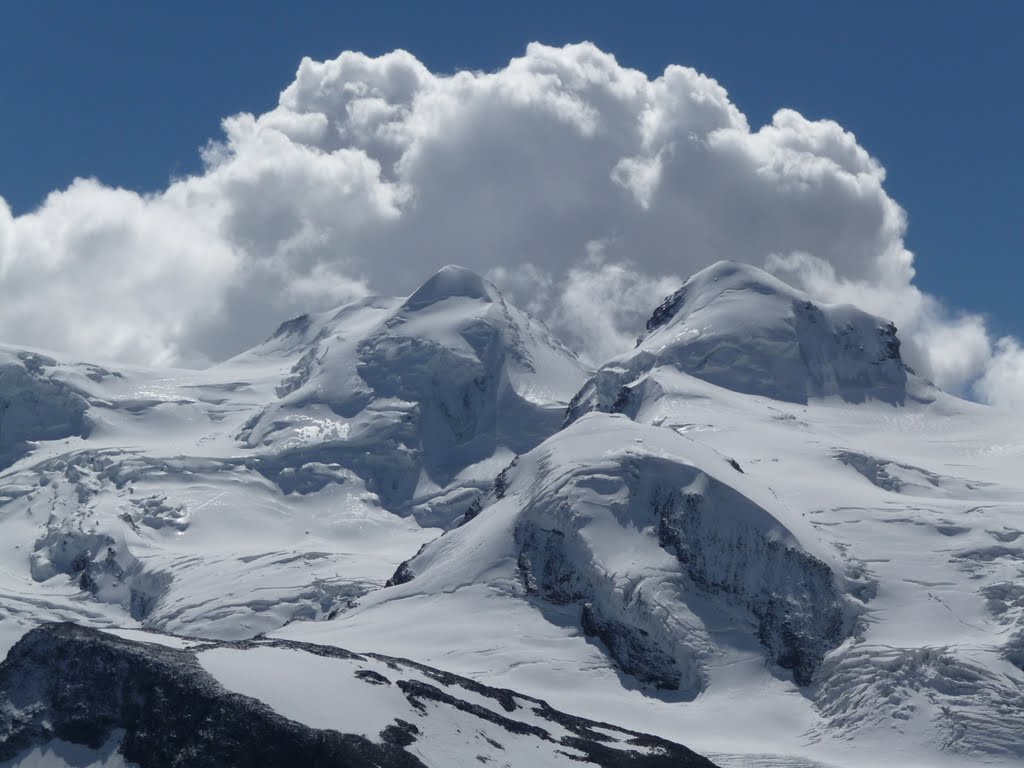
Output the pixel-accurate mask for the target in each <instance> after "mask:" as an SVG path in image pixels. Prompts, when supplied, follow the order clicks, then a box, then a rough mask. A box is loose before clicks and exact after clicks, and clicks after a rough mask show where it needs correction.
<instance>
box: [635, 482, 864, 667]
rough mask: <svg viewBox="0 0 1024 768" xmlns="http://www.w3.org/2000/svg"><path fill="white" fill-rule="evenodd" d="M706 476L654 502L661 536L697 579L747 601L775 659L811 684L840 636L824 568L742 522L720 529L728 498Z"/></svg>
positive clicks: (838, 607) (838, 613)
mask: <svg viewBox="0 0 1024 768" xmlns="http://www.w3.org/2000/svg"><path fill="white" fill-rule="evenodd" d="M709 486H710V481H709V478H707V476H703V477H699V478H697V480H696V481H695V482H694V483H692V484H691V485H690V486H689V487H688V488H686V489H683V490H679V491H673V492H670V493H668V494H665V495H664V496H663V497H662V498H661V499H659V500H658V501H657V502H655V507H656V509H657V511H658V517H659V524H658V540H659V542H661V545H662V546H663V547H665V548H666V549H667V550H668V551H670V552H672V553H674V554H675V556H676V557H677V558H678V559H679V562H680V563H682V564H683V566H684V567H685V568H686V572H687V574H688V575H689V577H690V578H691V579H693V581H694V582H695V583H696V584H699V585H700V586H701V587H702V588H703V589H705V590H707V591H708V592H710V593H712V594H716V595H722V596H723V598H724V599H725V600H727V601H736V602H739V603H741V604H742V605H744V606H746V607H747V608H748V609H749V610H750V611H751V613H753V614H754V616H756V617H757V620H758V629H757V635H758V639H759V640H760V641H761V643H762V644H763V645H764V646H765V648H766V649H767V650H768V652H769V653H770V655H771V657H772V658H773V659H774V660H775V662H776V663H777V664H778V665H779V666H780V667H782V668H784V669H790V670H792V671H793V679H794V680H796V682H797V683H798V684H800V685H808V684H810V682H811V678H812V676H813V675H814V671H815V670H816V669H817V667H818V665H819V664H821V661H822V659H823V658H824V657H825V654H826V653H827V652H828V651H829V650H831V649H832V648H834V647H836V646H837V645H839V643H841V642H842V640H843V639H844V620H843V618H844V617H843V604H842V601H841V599H840V596H839V593H838V590H837V589H836V587H835V578H834V576H833V574H832V571H831V570H830V569H829V567H828V566H827V565H826V564H825V563H823V562H822V561H821V560H818V559H817V558H815V557H814V556H812V555H810V554H808V553H806V552H803V551H801V550H799V549H797V548H795V547H792V546H787V545H786V544H784V543H782V542H780V541H779V540H778V539H774V538H769V537H766V536H764V535H763V534H762V533H761V532H759V531H757V530H756V529H755V528H753V527H750V526H745V525H738V526H722V525H721V517H722V515H721V513H720V508H719V507H720V505H721V504H722V503H723V501H725V502H726V503H729V500H728V497H729V496H730V495H732V494H731V493H730V490H731V489H726V488H725V487H721V486H719V487H716V488H711V487H709Z"/></svg>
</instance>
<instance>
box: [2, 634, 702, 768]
mask: <svg viewBox="0 0 1024 768" xmlns="http://www.w3.org/2000/svg"><path fill="white" fill-rule="evenodd" d="M270 648H274V649H277V648H280V649H286V650H287V651H288V652H290V653H300V654H307V656H306V658H307V659H308V658H312V657H325V658H329V659H336V660H339V661H344V662H349V665H348V666H349V667H352V668H354V669H355V668H358V667H359V666H360V664H361V663H365V664H370V663H378V665H381V664H380V663H381V662H382V663H383V665H386V666H383V665H381V666H382V668H384V669H387V670H389V672H388V676H385V675H383V674H380V673H379V672H375V671H373V670H368V669H362V670H358V671H357V672H355V674H354V676H355V677H357V678H358V679H359V680H360V683H359V684H360V685H363V684H365V685H367V686H372V687H374V688H379V687H383V688H385V689H388V688H391V687H392V686H395V687H397V689H398V690H399V691H400V692H401V694H402V696H403V697H404V700H405V701H406V702H407V705H408V706H407V710H408V712H409V714H407V715H406V717H407V718H409V719H402V718H399V717H393V716H392V722H391V724H390V725H387V726H386V727H384V728H382V729H381V732H380V733H379V734H378V735H377V737H376V738H368V737H367V736H365V735H360V734H354V733H343V732H340V731H338V730H322V729H317V728H312V727H309V726H307V725H304V724H302V723H300V722H296V721H295V720H290V719H287V718H285V717H283V716H282V715H281V714H278V713H277V712H276V711H274V710H273V709H271V707H270V706H268V705H267V704H266V703H264V702H263V701H260V700H258V699H255V698H252V697H249V696H244V695H241V694H239V693H233V692H231V691H229V690H227V689H226V688H225V687H224V686H223V685H222V684H221V683H220V682H218V680H217V679H216V678H215V677H214V676H213V675H212V674H211V673H210V672H209V671H207V670H206V669H204V667H203V666H202V665H201V664H200V662H199V661H198V660H197V655H196V654H197V652H207V651H211V650H213V651H214V652H220V650H221V649H231V650H232V651H235V652H246V651H248V650H250V649H270ZM339 667H341V668H344V669H348V667H342V666H341V665H339ZM254 673H255V670H254ZM296 684H300V685H301V682H297V683H296ZM481 701H484V702H487V701H490V702H493V703H494V704H495V706H494V707H491V706H484V705H482V704H481V703H479V702H481ZM438 709H440V710H442V711H448V712H453V713H455V716H456V717H457V718H461V719H463V720H466V719H468V720H469V721H470V722H474V723H476V724H477V725H476V729H478V730H472V733H469V734H467V736H466V738H467V739H476V738H478V735H477V734H484V733H486V734H489V735H488V736H487V739H486V741H487V742H488V743H489V744H490V746H491V747H493V748H495V749H498V750H501V751H503V750H504V749H505V747H504V746H503V745H502V744H501V743H500V741H498V739H499V738H500V739H505V738H507V739H510V740H512V739H517V738H521V737H528V738H529V739H532V740H533V741H534V742H535V744H536V746H533V745H530V746H531V754H533V755H540V754H544V755H545V756H547V757H548V759H550V757H552V756H557V755H564V759H565V762H566V763H567V764H571V763H574V762H576V761H583V762H587V763H590V764H596V765H600V766H609V767H610V768H618V767H620V766H623V767H624V766H630V767H631V768H647V767H650V768H662V767H663V768H669V766H672V767H673V768H713V764H712V763H711V762H709V761H708V760H706V759H705V758H702V757H701V756H699V755H697V754H695V753H693V752H691V751H690V750H688V749H686V748H685V747H682V746H679V745H677V744H673V743H671V742H668V741H665V740H662V739H658V738H655V737H651V736H645V735H643V734H639V733H634V732H631V731H624V730H621V729H618V728H616V727H614V726H610V725H607V724H604V723H596V722H592V721H588V720H584V719H581V718H577V717H573V716H571V715H567V714H564V713H562V712H559V711H557V710H554V709H552V708H551V707H549V706H548V705H547V704H545V703H544V702H542V701H539V700H537V699H531V698H529V697H524V696H520V695H518V694H514V693H513V692H512V691H508V690H504V689H495V688H489V687H487V686H483V685H480V684H479V683H475V682H473V681H472V680H468V679H465V678H460V677H458V676H455V675H450V674H448V673H445V672H442V671H440V670H436V669H432V668H430V667H425V666H423V665H419V664H415V663H413V662H409V661H405V660H402V659H394V658H390V657H384V656H377V655H374V654H368V655H359V654H353V653H350V652H348V651H345V650H342V649H337V648H326V647H322V646H312V645H306V644H302V643H290V642H287V641H253V642H248V643H239V644H230V643H218V644H206V645H204V646H201V647H200V648H197V649H196V650H191V649H187V648H177V647H168V646H167V645H164V644H157V643H148V642H133V641H129V640H125V639H122V638H120V637H117V636H114V635H111V634H107V633H103V632H101V631H97V630H92V629H88V628H84V627H80V626H76V625H72V624H50V625H44V626H42V627H40V628H38V629H35V630H33V631H31V632H30V633H29V634H27V635H26V636H25V637H23V638H22V639H21V640H20V641H19V642H18V644H17V645H16V646H15V647H14V648H13V649H12V650H11V652H10V654H9V655H8V657H7V659H6V661H4V662H3V663H2V664H0V760H8V759H12V758H15V757H17V756H18V755H20V754H23V753H24V752H25V751H26V750H27V749H29V748H31V747H33V746H37V745H42V744H46V743H48V742H49V741H50V740H52V739H62V740H64V741H69V742H73V743H76V744H82V745H86V746H88V747H91V748H94V749H96V748H99V747H100V746H101V745H103V744H104V743H106V742H108V740H109V739H110V737H111V734H113V733H115V732H117V731H121V732H123V734H124V735H123V739H122V741H121V745H120V750H119V751H120V752H121V753H122V755H123V756H124V758H125V759H126V760H128V761H130V762H132V763H134V764H137V765H139V766H141V767H142V768H149V766H160V767H163V766H186V765H187V766H225V765H260V766H295V765H308V766H346V767H347V768H359V767H360V766H366V767H367V768H369V766H388V767H389V768H390V767H391V766H395V767H396V768H403V767H405V766H408V767H410V768H412V767H413V766H424V765H425V763H424V762H423V761H422V760H421V759H420V757H418V756H417V747H418V746H421V745H420V741H421V740H422V739H428V738H430V737H429V736H428V735H427V734H426V733H425V731H424V724H427V725H426V728H427V730H428V731H429V730H431V726H430V725H429V722H430V717H431V713H432V712H434V711H437V710H438ZM441 717H442V718H444V717H445V715H441ZM417 718H423V719H422V720H421V721H420V725H417V724H416V723H415V722H412V720H415V719H417ZM445 722H448V721H445ZM341 725H342V727H343V726H344V724H343V723H342V724H341ZM449 727H450V725H449ZM432 728H433V732H434V733H435V734H436V733H437V731H436V728H437V726H436V725H434V726H433V727H432ZM559 734H562V735H559ZM450 737H451V735H450V734H449V735H446V736H445V738H446V739H449V738H450ZM535 750H542V751H541V752H538V751H535ZM427 751H429V750H427ZM421 754H422V752H421Z"/></svg>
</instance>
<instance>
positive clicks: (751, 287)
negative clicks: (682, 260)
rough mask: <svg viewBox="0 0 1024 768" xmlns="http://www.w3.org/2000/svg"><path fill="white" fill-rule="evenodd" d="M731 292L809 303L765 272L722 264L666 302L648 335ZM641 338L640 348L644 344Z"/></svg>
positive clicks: (689, 282) (650, 323) (737, 264)
mask: <svg viewBox="0 0 1024 768" xmlns="http://www.w3.org/2000/svg"><path fill="white" fill-rule="evenodd" d="M730 291H744V292H750V293H757V294H762V295H765V296H771V295H775V296H780V297H784V298H786V299H789V300H797V301H808V300H809V299H808V297H807V296H806V295H805V294H804V293H803V292H801V291H798V290H796V289H795V288H793V287H792V286H789V285H787V284H786V283H784V282H782V281H781V280H779V279H778V278H777V277H775V276H774V275H771V274H769V273H768V272H765V271H764V270H763V269H759V268H758V267H755V266H753V265H752V264H744V263H742V262H738V261H719V262H716V263H714V264H712V265H710V266H708V267H705V268H704V269H702V270H700V271H699V272H696V273H695V274H693V275H692V276H691V277H690V278H689V279H688V280H687V281H686V282H685V283H683V286H682V287H681V288H680V289H679V290H678V291H676V292H675V293H673V294H672V295H671V296H669V297H668V298H666V299H665V301H663V302H662V303H661V304H660V305H659V306H658V307H657V308H656V309H655V310H654V313H653V314H652V315H651V319H650V320H648V321H647V332H646V334H645V336H646V335H647V334H650V333H652V332H654V331H656V330H657V329H659V328H661V327H663V326H665V325H669V324H670V323H671V322H672V321H673V319H675V318H677V317H686V316H688V315H690V314H692V313H693V312H697V311H699V310H701V309H703V308H704V307H706V306H707V305H708V304H710V303H711V302H713V301H715V300H716V299H717V298H719V297H720V296H722V294H725V293H727V292H730ZM643 339H644V336H641V337H640V340H639V341H638V342H637V343H638V344H640V343H642V342H643Z"/></svg>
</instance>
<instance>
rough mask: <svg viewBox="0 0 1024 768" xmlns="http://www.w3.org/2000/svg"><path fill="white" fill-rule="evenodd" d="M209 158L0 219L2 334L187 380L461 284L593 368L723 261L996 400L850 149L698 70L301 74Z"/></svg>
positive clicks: (880, 190)
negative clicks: (311, 320) (157, 180)
mask: <svg viewBox="0 0 1024 768" xmlns="http://www.w3.org/2000/svg"><path fill="white" fill-rule="evenodd" d="M203 159H204V162H205V170H204V172H203V173H202V174H200V175H198V176H195V177H190V178H186V179H181V180H178V181H175V182H174V183H172V184H171V185H170V186H169V187H168V188H167V189H166V190H164V191H163V192H161V193H159V194H156V195H153V196H145V197H142V196H139V195H136V194H134V193H132V192H128V191H125V190H115V189H109V188H106V187H104V186H102V185H100V184H98V183H96V182H94V181H78V182H76V183H75V184H74V185H72V187H70V188H69V189H67V190H64V191H62V192H57V193H54V194H53V195H51V196H50V197H49V198H48V199H47V201H46V202H45V203H44V204H43V205H42V206H41V208H40V209H39V210H38V211H36V212H34V213H32V214H29V215H26V216H20V217H17V218H12V217H11V216H10V215H9V212H8V211H7V208H6V206H5V205H0V287H2V288H3V290H4V295H5V297H14V298H13V300H11V301H7V302H5V305H4V306H0V338H4V339H8V340H11V341H15V342H20V343H26V344H35V345H39V346H47V347H54V348H63V349H73V350H74V351H75V352H76V353H77V354H80V355H83V356H84V355H95V356H100V357H114V358H121V359H126V360H137V361H143V362H158V363H166V362H185V363H196V362H199V361H202V360H204V359H217V358H222V357H225V356H227V355H229V354H231V353H233V352H236V351H238V350H240V349H241V348H243V347H244V346H246V345H249V344H251V343H254V342H256V341H258V340H259V339H260V338H261V337H262V336H264V335H266V333H268V332H269V331H270V330H271V329H272V328H273V326H274V325H275V324H276V323H277V322H278V321H279V320H281V319H282V318H284V317H285V316H288V315H292V314H297V313H299V312H302V311H307V310H310V309H317V308H323V307H327V306H331V305H335V304H339V303H341V302H343V301H347V300H349V299H351V298H354V297H356V296H361V295H364V294H366V293H367V292H371V291H373V292H388V293H400V292H408V291H410V290H412V289H413V288H414V287H415V286H416V285H417V284H418V283H419V282H420V281H422V280H423V279H424V278H425V277H426V276H427V275H429V274H430V273H431V272H432V271H433V270H435V269H437V268H439V267H441V266H443V265H444V264H447V263H453V262H454V263H461V264H464V265H465V266H467V267H470V268H473V269H476V270H478V271H481V272H484V273H487V274H489V275H491V276H492V277H493V278H494V279H495V280H497V281H498V282H499V284H501V285H502V286H503V287H504V288H505V289H506V290H508V291H509V292H510V294H511V298H512V299H513V300H515V301H517V302H518V303H521V304H523V305H524V306H526V307H527V308H528V309H530V310H531V311H533V312H535V313H537V314H539V315H541V316H542V317H543V318H544V319H546V320H547V321H548V322H550V323H551V324H552V325H554V326H555V329H556V330H557V331H560V332H561V333H562V334H563V335H565V336H566V337H567V338H568V339H570V340H572V341H574V342H575V343H577V344H579V345H580V346H581V347H582V348H583V349H584V351H585V352H587V353H589V355H590V356H591V357H592V358H599V357H601V356H604V355H606V354H608V353H609V352H612V351H617V350H618V349H619V348H620V345H623V344H628V343H629V342H631V341H632V339H634V338H635V336H636V335H637V333H638V331H639V330H640V328H641V327H642V319H643V317H645V316H646V315H647V314H648V313H649V312H650V311H651V309H652V308H653V306H654V305H655V304H656V303H657V301H658V300H660V298H661V297H662V295H663V294H664V293H667V292H669V291H670V290H671V289H672V288H674V287H675V286H676V285H677V284H678V282H679V281H680V280H681V279H683V278H684V277H685V276H686V275H687V274H689V273H691V272H693V271H695V270H697V269H700V268H701V267H703V266H706V265H707V264H709V263H711V262H713V261H716V260H718V259H723V258H730V259H737V260H743V261H749V262H752V263H755V264H759V265H760V264H765V263H768V264H769V266H771V267H772V268H773V269H775V270H776V271H779V272H780V273H785V276H787V277H788V279H790V280H793V281H794V282H797V283H798V284H800V285H801V286H802V287H804V288H805V289H807V290H809V291H811V292H812V293H814V294H815V295H817V296H819V297H821V298H822V299H825V300H843V301H854V302H855V303H859V304H861V305H863V306H865V308H866V309H869V310H871V311H874V312H876V313H878V314H882V315H886V316H890V317H892V318H893V319H894V320H895V321H896V322H897V324H899V325H900V326H901V331H902V333H901V336H902V337H903V338H904V340H905V344H906V348H907V350H908V353H909V354H910V356H911V357H912V358H913V361H914V363H915V364H916V365H918V366H919V367H920V368H921V369H922V372H924V373H925V374H927V375H930V376H932V377H934V378H935V379H936V381H937V382H939V383H940V384H943V385H945V386H948V387H950V388H952V389H954V390H957V391H961V390H963V389H965V388H967V387H968V386H969V385H970V383H971V382H972V380H974V379H977V378H978V377H979V376H981V375H982V374H984V375H985V376H986V378H985V379H984V380H983V382H982V383H979V386H978V387H977V389H976V391H977V392H978V393H979V394H981V395H982V396H984V397H986V398H989V399H992V400H997V401H998V400H1000V399H1001V398H1002V395H1001V394H999V393H1000V392H1001V390H1000V389H999V388H1000V387H1001V386H1009V384H1006V382H1007V381H1009V380H1010V379H1007V378H1006V377H1004V376H1003V375H1002V374H996V373H993V372H992V371H994V370H996V369H995V368H993V367H992V366H993V365H994V363H993V361H994V360H996V359H999V360H1006V359H1009V358H1006V353H1005V351H1004V347H1005V346H1006V345H1003V344H1002V342H1000V345H995V346H994V345H993V343H992V342H991V341H990V340H989V338H988V335H987V332H986V329H985V327H984V323H983V322H982V321H981V319H980V318H977V317H975V316H959V315H956V314H955V313H953V312H951V311H949V310H947V309H945V308H943V307H942V306H941V304H940V303H939V302H938V301H936V300H935V299H934V298H932V297H929V296H927V295H925V294H923V293H922V292H921V291H919V290H918V289H917V288H916V287H915V286H914V285H913V277H914V269H913V256H912V254H911V253H910V252H909V251H907V249H906V248H905V247H904V242H903V236H904V232H905V229H906V217H905V215H904V212H903V211H902V210H901V209H900V207H899V206H898V205H897V204H896V202H895V201H893V200H892V199H891V198H890V197H889V196H888V194H887V193H886V191H885V189H884V186H883V185H884V181H885V171H884V169H883V168H882V166H881V164H880V163H879V162H878V161H877V160H875V159H874V158H872V157H871V156H870V155H869V154H868V153H867V151H866V150H865V149H864V148H862V147H861V146H860V145H859V144H858V142H857V140H856V137H855V136H853V135H852V134H851V133H849V132H848V131H845V130H844V129H843V128H842V127H841V126H839V125H838V124H836V123H834V122H831V121H809V120H807V119H805V118H804V117H802V116H801V115H800V114H798V113H796V112H794V111H792V110H787V109H783V110H780V111H779V112H778V113H777V114H776V115H775V117H774V119H773V120H772V122H771V124H769V125H766V126H763V127H760V128H758V129H756V130H751V128H750V126H749V125H748V122H747V120H746V118H745V117H744V115H743V114H742V112H740V110H739V109H738V108H737V106H736V105H734V104H732V103H731V102H730V100H729V97H728V94H727V93H726V91H725V90H724V89H723V88H722V87H721V86H720V85H719V84H718V83H716V82H715V81H714V80H712V79H710V78H707V77H705V76H704V75H701V74H699V73H697V72H695V71H694V70H692V69H687V68H684V67H678V66H672V67H669V68H668V69H666V71H665V72H664V73H663V74H662V75H661V76H660V77H657V78H655V79H653V80H652V79H649V78H648V77H647V76H646V75H644V74H643V73H640V72H637V71H635V70H630V69H626V68H624V67H621V66H620V65H619V64H618V63H617V62H616V61H615V59H614V58H613V57H612V56H610V55H608V54H606V53H604V52H602V51H600V50H599V49H597V48H596V47H594V46H592V45H589V44H582V45H576V46H567V47H565V48H549V47H545V46H541V45H536V44H534V45H531V46H529V48H528V49H527V52H526V54H525V55H524V56H523V57H521V58H518V59H514V60H513V61H511V62H510V63H509V64H508V66H506V67H505V68H503V69H501V70H498V71H496V72H491V73H479V72H458V73H456V74H454V75H451V76H440V75H435V74H433V73H431V72H430V71H429V70H427V69H426V67H424V66H423V65H422V64H421V63H420V62H419V61H417V60H416V58H415V57H413V56H412V55H411V54H409V53H406V52H403V51H397V52H394V53H391V54H387V55H385V56H381V57H378V58H370V57H367V56H364V55H362V54H359V53H352V52H348V53H344V54H342V55H341V56H339V57H338V58H337V59H335V60H333V61H327V62H314V61H311V60H309V59H306V60H304V61H303V62H302V63H301V65H300V66H299V70H298V72H297V74H296V76H295V79H294V81H293V82H292V83H291V84H290V85H289V86H288V87H287V88H286V89H285V90H284V91H283V92H282V94H281V98H280V102H279V104H278V106H277V107H276V108H275V109H273V110H272V111H270V112H268V113H265V114H262V115H258V116H254V115H249V114H241V115H236V116H234V117H230V118H228V119H226V120H225V121H224V136H223V138H222V139H221V140H220V141H215V142H212V143H211V144H210V145H208V146H207V147H206V148H205V149H204V150H203ZM993 355H995V357H993ZM1000 356H1002V357H1000ZM1011 357H1012V355H1011ZM999 365H1000V366H1002V365H1003V363H1000V364H999ZM998 370H1000V371H1002V370H1003V368H1002V367H1000V368H998ZM986 372H988V373H986ZM1011 379H1012V377H1011ZM984 382H990V383H988V384H984V385H982V384H983V383H984Z"/></svg>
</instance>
